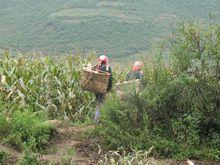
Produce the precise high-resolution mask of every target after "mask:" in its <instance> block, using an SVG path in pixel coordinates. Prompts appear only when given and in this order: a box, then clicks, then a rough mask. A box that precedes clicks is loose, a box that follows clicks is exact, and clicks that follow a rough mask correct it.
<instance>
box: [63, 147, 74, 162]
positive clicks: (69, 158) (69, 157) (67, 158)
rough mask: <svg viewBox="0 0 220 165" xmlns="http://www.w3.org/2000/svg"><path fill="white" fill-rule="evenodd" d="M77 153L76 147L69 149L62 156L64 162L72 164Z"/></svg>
mask: <svg viewBox="0 0 220 165" xmlns="http://www.w3.org/2000/svg"><path fill="white" fill-rule="evenodd" d="M74 155H75V150H74V149H69V150H68V151H67V153H66V154H65V155H64V157H63V158H62V164H72V157H73V156H74Z"/></svg>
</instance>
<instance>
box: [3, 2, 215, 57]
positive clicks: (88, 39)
mask: <svg viewBox="0 0 220 165" xmlns="http://www.w3.org/2000/svg"><path fill="white" fill-rule="evenodd" d="M0 6H1V10H0V27H1V28H0V38H1V40H0V45H1V47H3V48H8V49H11V48H14V49H15V50H18V51H19V50H24V51H30V50H42V51H43V53H44V54H50V53H49V52H50V51H53V52H55V53H57V52H69V51H71V52H73V53H78V52H79V51H81V52H90V51H96V52H97V53H98V54H108V55H109V56H112V57H122V58H123V59H122V60H123V61H124V58H126V57H127V56H133V55H134V54H136V53H140V52H143V51H145V50H146V49H148V50H149V48H151V46H152V43H155V41H159V40H161V38H163V39H164V38H166V37H168V36H169V34H170V33H171V30H172V29H174V28H175V27H176V25H177V24H178V23H180V22H182V21H186V20H191V19H196V20H201V21H202V22H207V21H208V19H209V17H208V14H209V13H215V12H218V11H219V1H218V0H203V1H202V2H201V1H200V0H193V1H191V0H185V1H179V0H173V1H169V0H166V1H164V0H154V1H152V0H127V1H125V0H124V1H113V0H110V1H102V0H87V1H86V2H85V1H80V0H74V1H72V0H62V1H60V0H47V1H36V0H29V1H26V0H20V1H8V0H1V2H0ZM180 9H181V10H180ZM18 13H19V15H18ZM216 15H217V16H216V20H217V21H219V13H217V14H216Z"/></svg>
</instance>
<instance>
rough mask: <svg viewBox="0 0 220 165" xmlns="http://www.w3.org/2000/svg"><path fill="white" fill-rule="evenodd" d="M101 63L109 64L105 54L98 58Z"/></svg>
mask: <svg viewBox="0 0 220 165" xmlns="http://www.w3.org/2000/svg"><path fill="white" fill-rule="evenodd" d="M98 63H99V65H107V64H108V58H107V57H106V56H105V55H101V56H99V58H98Z"/></svg>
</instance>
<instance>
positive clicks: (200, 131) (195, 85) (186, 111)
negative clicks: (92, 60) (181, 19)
mask: <svg viewBox="0 0 220 165" xmlns="http://www.w3.org/2000/svg"><path fill="white" fill-rule="evenodd" d="M170 50H171V51H170V52H169V60H167V59H166V60H164V59H165V58H164V56H163V53H160V54H159V55H157V56H156V58H155V60H154V61H153V62H151V63H148V62H146V63H145V69H144V78H143V83H142V84H143V87H142V90H141V91H140V92H139V93H137V92H135V91H134V92H133V93H131V94H129V95H127V96H126V99H123V100H122V99H121V98H117V97H112V99H111V100H108V101H107V102H106V103H105V104H104V106H103V107H102V123H101V125H100V126H99V127H97V129H96V130H95V134H96V135H98V136H99V139H100V144H101V146H102V148H103V149H106V150H117V149H119V148H124V149H125V150H128V151H129V150H130V149H132V148H135V149H137V150H148V148H150V147H152V146H153V147H154V149H153V151H152V154H153V155H154V156H155V157H160V158H161V157H163V158H175V159H186V158H196V159H216V160H219V159H220V84H219V62H220V26H219V25H216V24H211V25H209V26H204V25H198V24H194V23H189V24H184V25H182V26H181V27H180V28H179V30H178V31H177V33H176V34H175V35H174V37H173V38H172V40H171V42H170Z"/></svg>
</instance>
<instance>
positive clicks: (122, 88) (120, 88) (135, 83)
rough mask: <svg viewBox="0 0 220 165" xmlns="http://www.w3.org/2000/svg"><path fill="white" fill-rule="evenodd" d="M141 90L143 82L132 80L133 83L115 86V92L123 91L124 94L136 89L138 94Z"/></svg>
mask: <svg viewBox="0 0 220 165" xmlns="http://www.w3.org/2000/svg"><path fill="white" fill-rule="evenodd" d="M140 88H141V80H140V79H137V80H131V81H125V82H123V83H116V84H115V90H116V91H121V92H123V93H126V92H130V90H133V89H135V90H136V91H137V92H138V91H140Z"/></svg>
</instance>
